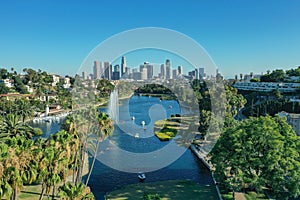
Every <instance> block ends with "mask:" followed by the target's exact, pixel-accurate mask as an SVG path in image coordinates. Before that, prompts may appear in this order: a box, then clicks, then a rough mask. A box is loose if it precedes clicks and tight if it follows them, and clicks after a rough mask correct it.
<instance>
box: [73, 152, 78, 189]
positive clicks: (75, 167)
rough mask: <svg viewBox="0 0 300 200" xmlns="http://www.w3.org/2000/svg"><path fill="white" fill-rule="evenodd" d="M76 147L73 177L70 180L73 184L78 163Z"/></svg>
mask: <svg viewBox="0 0 300 200" xmlns="http://www.w3.org/2000/svg"><path fill="white" fill-rule="evenodd" d="M77 154H78V149H76V151H75V161H74V163H75V164H74V165H75V166H74V170H73V178H72V182H73V183H74V184H75V176H76V174H77V169H78V164H77V159H78V155H77Z"/></svg>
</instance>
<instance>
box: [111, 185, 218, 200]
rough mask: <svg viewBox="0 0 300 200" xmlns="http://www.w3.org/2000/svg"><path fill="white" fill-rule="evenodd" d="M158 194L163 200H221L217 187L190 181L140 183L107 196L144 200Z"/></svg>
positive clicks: (117, 199) (128, 199)
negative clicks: (146, 195) (149, 195)
mask: <svg viewBox="0 0 300 200" xmlns="http://www.w3.org/2000/svg"><path fill="white" fill-rule="evenodd" d="M145 193H146V194H158V195H159V196H160V197H161V198H162V199H163V200H169V199H172V200H182V199H195V200H196V199H205V200H216V199H219V198H218V195H217V192H216V188H215V186H214V185H213V184H212V185H200V184H197V183H194V182H192V181H189V180H170V181H160V182H154V183H139V184H134V185H128V186H126V187H124V188H123V189H119V190H115V191H113V192H110V193H108V194H107V195H106V199H112V200H125V199H126V200H130V199H132V200H138V199H143V195H144V194H145Z"/></svg>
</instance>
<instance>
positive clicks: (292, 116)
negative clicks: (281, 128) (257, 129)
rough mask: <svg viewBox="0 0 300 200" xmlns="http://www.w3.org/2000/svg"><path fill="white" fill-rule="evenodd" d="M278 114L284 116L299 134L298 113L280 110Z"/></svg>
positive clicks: (299, 121) (299, 122)
mask: <svg viewBox="0 0 300 200" xmlns="http://www.w3.org/2000/svg"><path fill="white" fill-rule="evenodd" d="M278 115H279V116H281V117H286V119H287V122H288V124H289V125H291V126H292V127H293V129H294V130H295V131H296V134H297V135H298V136H300V114H296V113H287V112H284V111H282V112H280V113H278Z"/></svg>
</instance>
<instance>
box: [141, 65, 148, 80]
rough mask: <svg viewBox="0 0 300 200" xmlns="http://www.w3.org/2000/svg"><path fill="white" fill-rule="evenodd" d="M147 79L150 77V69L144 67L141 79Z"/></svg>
mask: <svg viewBox="0 0 300 200" xmlns="http://www.w3.org/2000/svg"><path fill="white" fill-rule="evenodd" d="M147 79H148V69H147V68H146V67H144V68H142V70H141V80H147Z"/></svg>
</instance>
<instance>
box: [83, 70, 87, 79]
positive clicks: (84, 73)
mask: <svg viewBox="0 0 300 200" xmlns="http://www.w3.org/2000/svg"><path fill="white" fill-rule="evenodd" d="M82 79H84V80H86V79H88V74H87V73H86V72H82Z"/></svg>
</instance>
